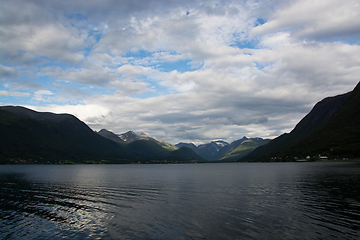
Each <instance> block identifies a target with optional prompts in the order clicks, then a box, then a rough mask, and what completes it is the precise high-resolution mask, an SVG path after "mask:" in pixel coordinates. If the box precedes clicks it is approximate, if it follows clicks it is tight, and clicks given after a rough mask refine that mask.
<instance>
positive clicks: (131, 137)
mask: <svg viewBox="0 0 360 240" xmlns="http://www.w3.org/2000/svg"><path fill="white" fill-rule="evenodd" d="M98 134H100V135H101V136H103V137H105V138H108V139H110V140H113V141H115V142H117V143H131V142H133V141H138V140H147V141H153V142H156V143H157V144H159V145H160V146H161V147H163V148H165V149H168V150H177V149H179V148H178V147H175V146H174V145H172V144H171V143H168V142H166V141H163V140H158V139H156V138H153V137H150V136H148V135H146V134H145V133H141V134H140V135H138V134H136V133H135V132H133V131H128V132H126V133H122V134H115V133H113V132H111V131H108V130H106V129H101V130H100V131H99V132H98Z"/></svg>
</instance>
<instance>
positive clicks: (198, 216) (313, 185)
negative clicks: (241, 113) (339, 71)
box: [0, 163, 360, 239]
mask: <svg viewBox="0 0 360 240" xmlns="http://www.w3.org/2000/svg"><path fill="white" fill-rule="evenodd" d="M0 189H1V191H0V238H1V239H19V238H20V239H21V238H23V239H62V238H72V239H359V238H360V164H359V163H238V164H236V163H228V164H225V163H224V164H178V165H170V164H168V165H16V166H4V165H3V166H0Z"/></svg>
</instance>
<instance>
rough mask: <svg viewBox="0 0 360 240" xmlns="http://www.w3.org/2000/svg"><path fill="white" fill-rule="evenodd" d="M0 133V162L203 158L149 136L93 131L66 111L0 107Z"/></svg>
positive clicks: (183, 159)
mask: <svg viewBox="0 0 360 240" xmlns="http://www.w3.org/2000/svg"><path fill="white" fill-rule="evenodd" d="M0 133H1V138H0V163H3V164H4V163H58V162H59V161H61V162H78V163H88V162H94V161H96V162H102V163H128V162H132V161H134V160H136V161H142V160H149V159H160V160H169V161H172V160H173V159H175V160H174V161H182V162H187V161H195V160H197V161H203V159H202V158H201V157H200V156H198V155H197V154H196V153H194V152H193V151H192V150H191V151H190V152H186V151H184V150H181V151H178V150H176V151H174V150H171V149H169V148H166V147H162V146H161V145H160V144H159V143H157V142H156V141H155V140H153V139H150V140H135V141H132V142H131V143H129V144H125V143H124V142H123V141H122V140H121V139H119V138H118V137H117V135H115V134H113V133H111V132H110V131H107V130H101V131H100V132H99V133H96V132H94V131H93V130H91V129H90V128H89V127H88V126H87V125H86V124H85V123H84V122H82V121H80V120H79V119H77V118H76V117H75V116H72V115H70V114H54V113H43V112H36V111H33V110H30V109H27V108H24V107H14V106H3V107H0ZM101 135H104V136H106V137H103V136H101ZM142 137H144V136H143V135H142ZM160 142H161V143H163V141H160ZM165 145H166V144H165ZM176 149H177V148H176Z"/></svg>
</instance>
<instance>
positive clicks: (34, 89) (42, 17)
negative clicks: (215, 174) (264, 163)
mask: <svg viewBox="0 0 360 240" xmlns="http://www.w3.org/2000/svg"><path fill="white" fill-rule="evenodd" d="M1 6H2V8H1V9H0V41H1V43H2V44H0V103H1V104H2V105H8V104H11V105H24V106H28V107H32V108H34V109H36V110H40V111H53V112H68V113H72V114H74V115H76V116H78V117H79V118H80V119H81V120H83V121H85V122H86V123H87V124H89V125H90V126H91V127H92V128H93V129H94V130H100V129H101V128H106V129H108V130H111V131H114V132H116V133H122V132H125V131H128V130H133V131H135V132H138V133H141V132H145V133H147V134H149V135H151V136H154V137H156V138H159V139H163V140H167V141H170V142H172V143H177V142H180V141H186V142H194V143H202V142H208V141H211V140H214V139H224V140H227V141H234V140H237V139H239V138H241V137H242V136H244V135H246V136H248V137H264V138H272V137H276V136H277V135H279V134H282V133H284V132H288V131H290V130H291V129H292V128H293V127H294V126H295V124H296V123H297V122H298V121H299V120H300V119H301V118H302V117H303V116H304V115H305V114H306V113H307V112H309V111H310V109H311V108H312V106H313V105H314V104H315V103H316V102H317V101H319V100H321V99H322V98H324V97H327V96H331V95H336V94H341V93H344V92H347V91H350V90H352V88H353V87H354V86H355V85H356V84H357V82H358V81H359V77H358V76H360V46H359V43H360V22H359V21H358V19H360V4H359V3H358V1H356V0H346V1H344V0H342V1H340V0H329V1H313V0H312V1H303V0H301V1H300V0H299V1H290V2H289V1H278V0H263V1H251V0H249V1H245V0H244V1H196V0H195V1H168V0H146V1H145V0H144V1H141V0H139V1H133V0H122V1H112V0H108V1H51V2H49V1H25V0H24V1H22V0H13V1H6V0H1Z"/></svg>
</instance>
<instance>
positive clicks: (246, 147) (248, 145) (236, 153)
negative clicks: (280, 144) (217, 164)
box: [220, 138, 270, 161]
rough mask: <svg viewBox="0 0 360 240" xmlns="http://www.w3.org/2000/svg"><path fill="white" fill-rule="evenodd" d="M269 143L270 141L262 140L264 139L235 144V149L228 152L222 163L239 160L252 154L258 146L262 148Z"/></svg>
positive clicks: (247, 140) (245, 140) (251, 139)
mask: <svg viewBox="0 0 360 240" xmlns="http://www.w3.org/2000/svg"><path fill="white" fill-rule="evenodd" d="M268 142H270V139H262V138H249V139H244V140H243V141H241V142H240V144H234V148H231V150H228V151H227V152H226V154H225V156H224V157H222V158H221V159H220V160H222V161H234V160H238V159H240V158H243V157H245V156H246V155H248V154H249V153H251V152H252V151H253V150H254V149H255V148H257V147H258V146H262V145H264V144H266V143H268ZM235 146H236V147H235Z"/></svg>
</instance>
